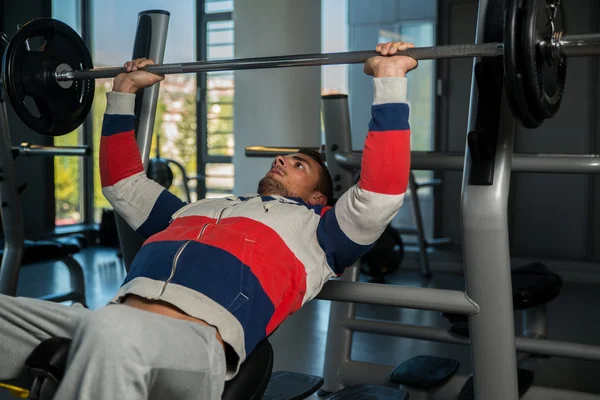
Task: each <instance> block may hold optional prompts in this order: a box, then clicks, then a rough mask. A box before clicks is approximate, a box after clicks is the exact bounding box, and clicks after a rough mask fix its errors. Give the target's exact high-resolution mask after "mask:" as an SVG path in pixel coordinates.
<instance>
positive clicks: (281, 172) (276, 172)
mask: <svg viewBox="0 0 600 400" xmlns="http://www.w3.org/2000/svg"><path fill="white" fill-rule="evenodd" d="M267 175H279V176H283V171H281V170H280V169H277V168H273V169H272V170H270V171H269V172H267Z"/></svg>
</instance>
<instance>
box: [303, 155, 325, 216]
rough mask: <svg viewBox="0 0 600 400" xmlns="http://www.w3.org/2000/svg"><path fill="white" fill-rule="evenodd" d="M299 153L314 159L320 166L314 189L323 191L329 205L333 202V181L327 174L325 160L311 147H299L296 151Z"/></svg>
mask: <svg viewBox="0 0 600 400" xmlns="http://www.w3.org/2000/svg"><path fill="white" fill-rule="evenodd" d="M298 153H300V154H304V155H307V156H309V157H310V158H312V159H313V160H315V161H316V162H317V163H318V164H319V165H320V166H321V172H320V173H319V182H318V183H317V187H316V188H315V190H318V191H319V192H321V193H323V194H324V195H325V197H327V205H328V206H330V205H332V204H333V181H332V179H331V174H329V169H327V165H325V161H324V160H323V156H322V155H321V153H319V152H318V151H316V150H311V149H301V150H300V151H298Z"/></svg>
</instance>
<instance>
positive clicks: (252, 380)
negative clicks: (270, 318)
mask: <svg viewBox="0 0 600 400" xmlns="http://www.w3.org/2000/svg"><path fill="white" fill-rule="evenodd" d="M272 372H273V347H272V346H271V343H270V342H269V340H268V339H264V340H263V341H262V342H260V343H259V344H258V345H257V346H256V347H255V348H254V350H253V351H252V353H250V355H249V356H248V357H247V358H246V360H244V362H243V363H242V365H241V366H240V370H239V371H238V373H237V375H236V376H235V378H233V379H232V380H230V381H227V382H225V390H224V391H223V396H222V397H221V400H260V399H262V397H263V395H264V394H265V391H266V390H267V386H268V385H269V379H270V378H271V373H272Z"/></svg>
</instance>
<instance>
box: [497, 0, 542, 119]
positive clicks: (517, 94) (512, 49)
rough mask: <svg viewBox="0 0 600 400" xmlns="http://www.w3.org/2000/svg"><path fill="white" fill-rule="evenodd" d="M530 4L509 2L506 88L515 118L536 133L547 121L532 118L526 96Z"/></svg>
mask: <svg viewBox="0 0 600 400" xmlns="http://www.w3.org/2000/svg"><path fill="white" fill-rule="evenodd" d="M530 3H531V0H506V15H505V20H504V84H505V88H506V96H507V97H508V103H509V105H510V109H511V111H512V113H513V116H514V117H515V119H516V120H517V122H519V123H520V124H521V125H523V126H524V127H525V128H529V129H534V128H537V127H538V126H540V125H541V124H542V122H543V121H544V120H543V119H540V118H538V117H536V116H535V115H534V114H532V113H531V112H530V110H529V107H528V99H527V96H526V93H525V85H526V82H525V80H526V77H525V71H524V67H523V54H524V51H523V46H522V33H523V22H524V18H525V16H526V14H527V9H528V8H529V4H530Z"/></svg>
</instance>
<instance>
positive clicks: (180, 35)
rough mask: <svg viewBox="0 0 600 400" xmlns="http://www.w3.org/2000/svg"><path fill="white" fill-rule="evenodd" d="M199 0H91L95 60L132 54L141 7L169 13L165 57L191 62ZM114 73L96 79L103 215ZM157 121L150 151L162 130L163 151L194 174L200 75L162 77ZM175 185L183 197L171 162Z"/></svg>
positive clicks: (120, 59)
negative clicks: (104, 144) (104, 141)
mask: <svg viewBox="0 0 600 400" xmlns="http://www.w3.org/2000/svg"><path fill="white" fill-rule="evenodd" d="M195 4H196V2H195V1H194V0H177V1H172V0H128V1H120V0H91V15H92V16H93V18H94V20H93V23H92V25H93V26H94V27H95V29H94V31H93V33H92V35H93V41H94V54H93V59H94V61H95V65H96V66H99V67H101V66H115V65H122V64H123V63H124V62H126V61H128V60H130V59H131V56H132V53H133V45H134V38H135V32H136V29H137V21H138V13H139V12H140V11H144V10H150V9H161V10H166V11H168V12H169V13H170V19H169V29H168V34H167V43H166V48H165V56H164V60H163V63H165V64H166V63H178V62H189V61H193V60H195V59H196V25H195V22H196V18H195V15H196V10H195ZM111 88H112V79H98V80H96V95H95V100H94V144H95V145H96V146H95V147H94V150H95V151H94V204H95V217H96V221H99V219H100V215H101V212H102V208H105V207H109V205H108V203H107V202H106V199H105V198H104V196H103V195H102V189H101V185H100V176H99V171H98V143H99V142H100V133H101V128H102V119H103V116H104V111H105V109H106V92H107V91H109V90H111ZM159 93H160V94H159V99H158V104H157V110H156V118H155V122H154V135H153V141H152V143H153V144H152V150H151V153H150V157H154V156H155V155H156V144H157V140H156V138H157V135H159V134H160V140H159V144H160V149H159V150H160V152H159V153H160V156H161V157H164V158H169V159H173V160H176V161H178V162H179V163H181V164H182V165H183V166H184V167H185V170H186V173H187V174H190V175H196V170H197V169H196V148H197V146H196V75H195V74H169V75H166V77H165V80H164V81H163V82H161V85H160V92H159ZM173 172H174V174H175V179H174V182H173V185H172V186H171V190H172V191H173V192H174V193H175V194H177V195H178V196H180V197H181V198H182V199H185V198H186V196H185V192H184V191H183V189H182V188H183V186H182V185H183V180H182V176H181V173H180V172H179V171H178V170H177V169H175V168H173Z"/></svg>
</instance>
